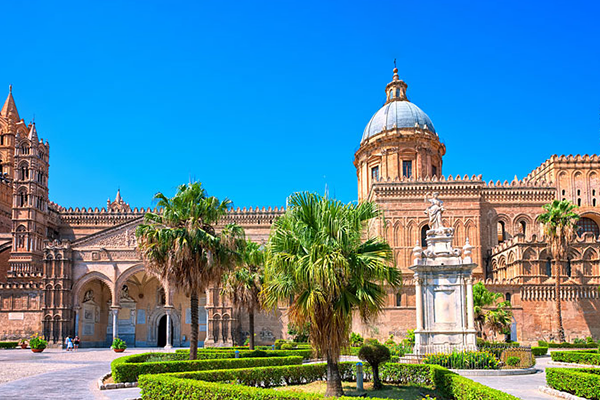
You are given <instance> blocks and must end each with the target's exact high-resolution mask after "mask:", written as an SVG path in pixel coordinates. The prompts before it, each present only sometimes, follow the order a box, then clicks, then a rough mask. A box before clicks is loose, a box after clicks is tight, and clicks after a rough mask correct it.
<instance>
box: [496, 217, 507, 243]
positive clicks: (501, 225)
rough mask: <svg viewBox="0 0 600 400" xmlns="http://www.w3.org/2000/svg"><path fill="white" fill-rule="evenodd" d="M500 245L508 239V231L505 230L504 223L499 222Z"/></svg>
mask: <svg viewBox="0 0 600 400" xmlns="http://www.w3.org/2000/svg"><path fill="white" fill-rule="evenodd" d="M497 235H498V243H502V242H504V240H505V239H506V230H505V229H504V222H502V221H498V226H497Z"/></svg>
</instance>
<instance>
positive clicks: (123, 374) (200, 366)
mask: <svg viewBox="0 0 600 400" xmlns="http://www.w3.org/2000/svg"><path fill="white" fill-rule="evenodd" d="M123 358H124V357H123ZM117 361H118V359H117V360H115V361H113V363H112V364H111V370H112V377H113V379H114V381H115V382H136V381H137V380H138V378H139V376H140V375H142V374H163V373H169V372H184V371H203V370H217V369H219V370H221V369H231V368H249V367H266V366H270V365H299V364H302V357H272V358H223V359H214V360H194V361H190V360H187V361H160V362H141V363H132V362H117Z"/></svg>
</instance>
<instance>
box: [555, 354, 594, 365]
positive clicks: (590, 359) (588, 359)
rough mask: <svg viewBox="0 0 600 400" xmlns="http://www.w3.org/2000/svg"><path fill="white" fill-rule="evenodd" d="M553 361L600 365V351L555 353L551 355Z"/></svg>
mask: <svg viewBox="0 0 600 400" xmlns="http://www.w3.org/2000/svg"><path fill="white" fill-rule="evenodd" d="M551 357H552V361H557V362H566V363H575V364H589V365H600V353H598V351H594V352H592V351H554V352H552V353H551Z"/></svg>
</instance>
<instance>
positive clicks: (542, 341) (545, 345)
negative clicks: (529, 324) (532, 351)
mask: <svg viewBox="0 0 600 400" xmlns="http://www.w3.org/2000/svg"><path fill="white" fill-rule="evenodd" d="M538 346H540V347H548V342H546V341H545V340H538Z"/></svg>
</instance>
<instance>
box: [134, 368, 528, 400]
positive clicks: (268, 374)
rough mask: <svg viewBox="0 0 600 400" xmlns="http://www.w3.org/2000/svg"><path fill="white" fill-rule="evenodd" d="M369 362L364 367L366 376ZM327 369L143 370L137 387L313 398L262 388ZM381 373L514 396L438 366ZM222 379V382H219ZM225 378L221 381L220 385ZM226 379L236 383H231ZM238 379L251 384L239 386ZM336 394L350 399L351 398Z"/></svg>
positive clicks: (348, 376)
mask: <svg viewBox="0 0 600 400" xmlns="http://www.w3.org/2000/svg"><path fill="white" fill-rule="evenodd" d="M339 367H340V374H341V376H342V379H343V380H345V381H348V380H353V378H354V374H355V372H354V369H355V368H356V365H355V364H354V363H350V362H342V363H340V364H339ZM369 371H370V367H365V373H366V376H367V375H368V374H369V373H370V372H369ZM326 374H327V365H326V364H305V365H298V366H282V367H264V368H252V369H236V370H221V371H202V372H185V373H177V374H161V375H143V376H141V377H140V380H139V386H140V387H141V389H142V392H143V394H144V395H143V396H144V399H145V400H146V399H149V400H158V399H164V398H169V399H175V400H184V399H189V398H202V399H204V398H215V399H219V400H239V399H248V400H267V399H269V400H283V399H285V400H316V399H321V400H322V399H323V396H322V395H317V394H312V393H298V392H289V391H285V390H278V391H273V390H269V389H263V388H262V387H272V386H281V385H295V384H305V383H310V382H314V381H317V380H322V379H324V377H325V376H326ZM381 378H382V380H384V381H385V382H389V383H395V384H407V385H419V386H426V387H429V388H432V389H437V390H439V391H440V393H441V394H442V395H444V397H447V398H454V399H457V400H475V399H477V400H517V398H516V397H514V396H511V395H509V394H506V393H503V392H501V391H499V390H495V389H492V388H489V387H487V386H484V385H482V384H480V383H476V382H473V381H472V380H470V379H468V378H465V377H462V376H459V375H458V374H455V373H453V372H451V371H448V370H447V369H445V368H442V367H439V366H436V365H414V364H391V363H386V364H382V365H381ZM219 382H222V383H219ZM223 383H225V384H223ZM230 383H238V384H237V385H236V384H230ZM240 383H242V384H246V385H249V386H259V387H261V388H257V387H247V386H241V385H239V384H240ZM339 399H344V400H351V399H353V398H352V397H340V398H339Z"/></svg>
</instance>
